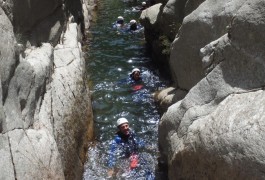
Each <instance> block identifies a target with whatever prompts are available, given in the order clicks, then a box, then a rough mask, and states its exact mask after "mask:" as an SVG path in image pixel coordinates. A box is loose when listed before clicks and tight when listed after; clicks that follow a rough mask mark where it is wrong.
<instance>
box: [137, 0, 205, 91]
mask: <svg viewBox="0 0 265 180" xmlns="http://www.w3.org/2000/svg"><path fill="white" fill-rule="evenodd" d="M203 1H204V0H196V1H194V0H168V1H163V2H161V3H157V4H155V5H153V6H151V7H149V8H147V9H146V10H144V11H143V12H142V13H141V16H140V22H141V24H142V25H143V26H144V27H145V31H144V32H145V39H146V42H147V47H148V49H150V51H151V54H152V59H153V60H154V61H155V62H156V63H158V64H159V65H160V67H161V68H160V70H161V73H164V72H169V73H168V74H170V75H171V74H172V73H170V71H168V70H169V69H170V64H169V61H170V54H171V53H170V50H171V43H172V42H173V41H174V39H175V36H176V34H177V33H178V29H179V28H180V26H181V24H182V21H183V18H184V17H185V16H186V15H188V14H189V13H190V12H192V11H193V10H194V9H196V8H197V7H198V6H199V5H200V4H201V3H202V2H203ZM173 72H174V71H173ZM172 77H174V76H172ZM174 81H175V82H177V81H176V78H175V79H174ZM175 86H177V84H176V85H175Z"/></svg>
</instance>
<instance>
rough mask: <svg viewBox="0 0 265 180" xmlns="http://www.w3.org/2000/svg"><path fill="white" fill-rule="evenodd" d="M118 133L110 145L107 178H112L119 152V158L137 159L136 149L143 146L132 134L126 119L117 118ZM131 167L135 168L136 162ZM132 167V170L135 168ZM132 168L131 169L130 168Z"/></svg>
mask: <svg viewBox="0 0 265 180" xmlns="http://www.w3.org/2000/svg"><path fill="white" fill-rule="evenodd" d="M117 127H118V131H117V132H116V134H115V137H114V140H113V141H112V143H111V147H110V153H109V161H108V167H109V171H108V176H109V177H112V176H113V174H114V166H115V163H116V162H115V161H116V156H117V151H118V150H119V152H120V154H119V156H120V157H124V158H137V153H138V148H139V146H142V145H143V142H141V141H139V140H137V139H136V137H135V134H134V132H133V131H132V130H131V129H130V127H129V122H128V120H127V119H126V118H119V119H118V120H117ZM131 166H135V167H136V166H137V160H136V161H134V162H133V163H131ZM135 167H133V168H135ZM131 168H132V167H131Z"/></svg>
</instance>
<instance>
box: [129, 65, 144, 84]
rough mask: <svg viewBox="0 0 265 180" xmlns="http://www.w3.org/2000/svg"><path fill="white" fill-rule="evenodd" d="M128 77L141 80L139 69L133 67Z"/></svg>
mask: <svg viewBox="0 0 265 180" xmlns="http://www.w3.org/2000/svg"><path fill="white" fill-rule="evenodd" d="M130 77H131V78H132V79H133V80H134V81H140V80H142V78H141V71H140V69H138V68H134V69H133V70H132V72H131V74H130Z"/></svg>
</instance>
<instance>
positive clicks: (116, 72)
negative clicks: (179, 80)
mask: <svg viewBox="0 0 265 180" xmlns="http://www.w3.org/2000/svg"><path fill="white" fill-rule="evenodd" d="M140 4H141V2H139V1H138V2H126V1H122V0H100V1H99V2H98V10H97V13H96V14H97V17H96V19H95V22H94V23H93V24H92V26H91V28H90V36H91V38H90V40H89V44H88V46H89V50H88V52H87V54H86V56H87V57H86V61H87V71H88V79H89V84H90V89H91V93H92V105H93V115H94V122H95V139H96V140H95V142H93V145H92V144H91V146H90V148H89V150H88V160H87V162H86V164H85V170H84V175H83V179H84V180H94V179H95V180H100V179H146V172H148V173H152V174H153V175H154V176H153V177H155V179H165V178H163V177H164V175H163V173H162V172H159V170H158V168H157V167H158V162H157V158H158V156H159V151H158V147H157V134H158V133H157V129H158V122H159V119H160V115H159V113H158V110H157V107H156V105H155V102H154V100H153V98H152V93H153V92H155V91H157V90H159V89H161V88H164V87H166V86H167V85H168V81H167V80H165V79H163V78H162V77H161V76H160V73H159V70H158V68H157V67H156V66H155V65H154V64H153V62H152V60H151V59H150V57H149V55H148V53H147V52H146V48H145V40H144V34H143V31H140V32H138V33H118V32H117V31H116V30H115V29H113V27H112V23H113V22H114V21H116V19H117V17H118V16H123V17H124V19H125V22H129V21H130V20H131V19H136V20H138V19H139V17H140V12H136V11H134V10H133V7H135V6H137V5H140ZM133 68H139V69H141V75H142V78H143V83H144V86H143V88H141V89H139V90H136V89H134V88H133V87H132V86H131V84H130V83H129V80H128V79H129V74H130V72H131V70H132V69H133ZM120 117H126V118H127V119H128V120H129V122H130V127H131V128H132V129H133V130H134V132H135V133H136V134H137V136H138V137H139V138H140V139H142V140H143V141H144V142H145V145H144V147H143V148H141V149H140V153H139V154H140V157H141V158H140V167H139V168H138V169H137V171H135V172H130V171H129V170H128V167H129V164H128V163H129V161H128V159H121V160H119V161H118V162H117V169H118V171H117V174H116V175H115V177H112V178H109V177H108V175H107V171H108V166H107V162H108V157H109V154H108V153H109V147H110V142H111V141H112V140H113V137H114V134H115V132H116V131H117V127H116V121H117V119H118V118H120Z"/></svg>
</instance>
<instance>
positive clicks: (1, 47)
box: [0, 8, 17, 104]
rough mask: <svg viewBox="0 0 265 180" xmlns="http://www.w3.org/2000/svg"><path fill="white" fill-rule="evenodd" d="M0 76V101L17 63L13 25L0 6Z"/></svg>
mask: <svg viewBox="0 0 265 180" xmlns="http://www.w3.org/2000/svg"><path fill="white" fill-rule="evenodd" d="M0 19H1V21H0V34H2V35H3V34H4V36H1V37H0V57H1V58H0V78H1V87H2V98H1V100H2V101H1V103H3V102H5V99H6V96H7V92H8V86H9V82H10V80H11V77H12V74H13V73H14V71H15V68H16V65H17V59H16V53H15V36H14V32H13V27H12V24H11V22H10V20H9V19H8V18H7V16H6V14H5V13H4V11H3V10H2V8H0ZM1 103H0V104H1Z"/></svg>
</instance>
